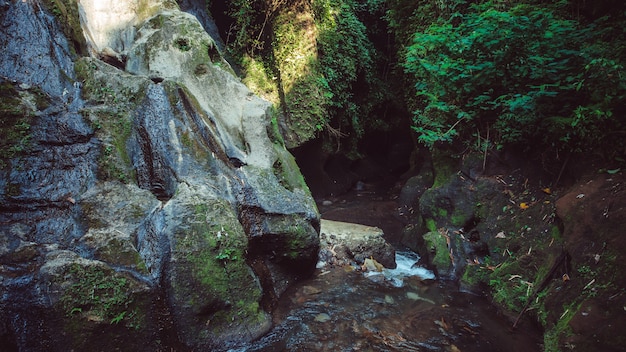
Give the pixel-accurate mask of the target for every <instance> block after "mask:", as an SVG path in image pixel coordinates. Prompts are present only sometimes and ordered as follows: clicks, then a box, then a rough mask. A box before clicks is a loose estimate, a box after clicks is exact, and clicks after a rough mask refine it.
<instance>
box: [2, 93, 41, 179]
mask: <svg viewBox="0 0 626 352" xmlns="http://www.w3.org/2000/svg"><path fill="white" fill-rule="evenodd" d="M49 104H50V100H49V98H48V97H47V95H46V94H45V93H44V92H43V91H41V90H40V89H38V88H29V89H26V90H23V89H17V87H15V86H14V85H13V84H11V83H8V82H3V83H0V168H5V167H7V166H9V160H10V159H13V158H17V157H20V156H22V155H24V154H26V153H27V152H28V151H29V150H30V148H31V147H32V141H31V134H30V128H31V125H32V124H33V123H34V120H35V112H36V111H37V110H43V109H45V108H46V107H47V106H48V105H49Z"/></svg>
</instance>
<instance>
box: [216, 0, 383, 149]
mask: <svg viewBox="0 0 626 352" xmlns="http://www.w3.org/2000/svg"><path fill="white" fill-rule="evenodd" d="M383 4H384V1H382V0H370V1H356V0H315V1H310V2H308V1H281V0H256V1H233V2H231V3H230V4H229V8H228V11H227V14H228V15H229V16H231V17H232V19H233V23H232V25H231V28H230V30H229V32H228V33H227V41H228V42H229V43H228V44H229V48H230V50H231V51H232V52H233V56H234V57H238V58H239V60H238V62H239V63H240V64H241V66H242V68H243V71H244V72H243V73H244V76H245V77H244V82H246V84H247V85H248V86H249V87H251V88H252V89H255V90H256V92H257V93H258V94H260V95H262V96H265V97H266V98H268V99H269V100H270V101H273V102H274V103H275V104H276V105H277V106H278V107H279V111H282V113H283V115H284V119H285V120H286V121H287V122H288V125H289V127H290V128H291V129H292V130H293V131H294V133H295V134H297V137H296V138H295V139H296V140H298V141H299V142H304V141H306V140H309V139H311V138H314V137H315V136H317V135H318V133H319V132H321V131H326V132H328V134H327V135H328V136H330V137H332V138H331V139H333V140H336V141H339V140H340V139H343V138H345V137H347V136H350V137H351V138H347V140H350V141H356V140H358V138H360V137H361V136H362V135H363V133H364V131H365V130H366V129H368V128H384V127H385V125H386V123H385V121H382V120H381V119H378V118H376V117H375V116H374V114H373V112H374V111H375V110H376V109H380V107H381V105H384V104H385V103H386V101H387V100H389V99H390V94H389V91H390V90H389V89H388V87H387V85H386V83H385V81H384V80H383V79H381V75H380V74H379V71H380V68H381V67H384V66H385V65H384V63H382V62H383V61H384V55H382V54H381V53H380V49H378V48H376V46H375V45H374V43H373V42H372V38H371V37H372V35H374V33H373V31H372V29H371V28H368V27H367V26H366V25H365V24H364V23H363V19H364V18H366V17H368V18H370V17H374V18H378V19H380V18H381V17H382V15H383V14H384V7H383ZM353 146H354V144H353ZM352 149H353V148H352Z"/></svg>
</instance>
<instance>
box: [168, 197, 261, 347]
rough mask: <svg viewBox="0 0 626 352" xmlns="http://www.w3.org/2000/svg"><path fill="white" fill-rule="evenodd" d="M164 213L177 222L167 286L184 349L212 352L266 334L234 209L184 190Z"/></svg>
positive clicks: (172, 222)
mask: <svg viewBox="0 0 626 352" xmlns="http://www.w3.org/2000/svg"><path fill="white" fill-rule="evenodd" d="M166 211H167V212H168V213H169V214H171V216H173V217H174V218H171V219H169V223H168V228H169V231H170V233H171V241H172V249H171V259H170V264H169V267H170V273H169V275H168V283H167V285H168V290H169V291H170V302H171V305H172V308H173V314H174V317H175V319H176V321H177V324H179V325H181V326H185V329H183V330H182V331H181V332H180V333H181V336H182V339H183V341H184V343H185V344H187V345H188V346H194V347H204V348H210V347H215V345H214V344H215V343H218V342H219V341H231V342H233V341H242V340H250V339H252V338H255V337H258V336H259V335H260V334H261V333H263V332H266V331H267V329H269V325H270V320H269V316H268V315H267V313H265V312H264V311H263V310H262V309H261V307H260V304H259V302H260V300H261V294H262V290H261V286H260V285H259V282H258V280H257V279H256V278H255V276H254V273H253V272H252V271H251V270H250V268H249V267H248V266H247V264H246V251H247V248H248V239H247V236H246V234H245V232H244V231H243V228H242V227H241V224H240V223H239V222H238V219H237V216H236V214H235V212H234V209H233V208H232V206H231V205H230V204H229V203H228V202H225V201H224V200H219V199H211V198H206V197H203V198H198V197H197V196H194V195H192V194H190V193H188V192H187V191H185V190H182V192H181V193H179V195H178V196H177V198H176V201H174V202H173V203H172V204H168V207H167V208H166Z"/></svg>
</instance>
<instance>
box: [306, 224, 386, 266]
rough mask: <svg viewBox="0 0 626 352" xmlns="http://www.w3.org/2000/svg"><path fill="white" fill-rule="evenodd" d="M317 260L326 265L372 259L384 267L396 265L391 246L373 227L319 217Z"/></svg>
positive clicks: (361, 261)
mask: <svg viewBox="0 0 626 352" xmlns="http://www.w3.org/2000/svg"><path fill="white" fill-rule="evenodd" d="M320 245H321V248H320V259H319V260H320V262H318V268H319V267H324V266H326V265H327V264H328V265H333V266H335V265H338V266H345V265H350V264H352V263H354V264H357V265H363V264H364V262H365V261H366V260H367V259H373V260H375V261H377V262H378V263H380V264H382V265H383V266H384V267H386V268H390V269H393V268H395V267H396V261H395V249H394V248H393V247H392V246H391V245H390V244H389V243H388V242H387V241H386V240H385V238H384V233H383V231H382V230H381V229H379V228H377V227H371V226H364V225H360V224H354V223H347V222H341V221H332V220H325V219H322V222H321V229H320Z"/></svg>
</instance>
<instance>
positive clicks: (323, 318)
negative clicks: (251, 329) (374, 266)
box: [232, 190, 542, 352]
mask: <svg viewBox="0 0 626 352" xmlns="http://www.w3.org/2000/svg"><path fill="white" fill-rule="evenodd" d="M395 199H396V197H395V195H394V192H393V191H389V190H386V191H383V192H380V191H376V190H358V191H357V190H355V191H352V192H350V193H348V194H346V195H344V196H341V197H333V198H332V199H328V198H327V199H320V200H318V205H319V208H320V212H321V214H322V218H327V219H329V220H338V221H346V222H355V223H363V224H365V225H369V226H378V227H380V228H382V229H383V230H384V231H385V236H389V238H390V242H392V243H393V239H394V238H396V235H397V233H396V231H399V230H400V229H401V228H402V226H403V224H402V219H401V218H400V217H398V216H397V209H398V207H397V203H396V201H395ZM418 259H419V254H417V253H412V252H410V251H407V250H406V249H404V248H397V251H396V263H397V264H398V268H397V269H396V270H385V271H384V272H383V273H375V274H372V273H371V272H370V273H368V272H363V271H361V270H359V268H358V267H357V268H356V269H355V267H354V266H345V267H322V268H319V269H318V270H316V272H315V274H314V275H313V277H311V278H310V279H308V280H305V281H303V282H300V283H298V284H297V285H295V286H293V287H292V288H291V289H289V290H288V291H287V292H286V293H285V294H283V296H282V297H281V299H280V301H279V303H278V305H277V307H276V309H275V311H274V327H273V329H272V330H271V331H270V333H268V334H267V335H265V336H264V337H262V338H261V339H259V340H258V341H255V342H254V343H252V344H249V345H247V346H243V347H241V348H239V349H234V350H232V351H451V352H454V351H466V352H473V351H476V352H485V351H507V352H515V351H520V352H522V351H524V352H526V351H541V350H542V334H541V331H540V330H539V328H538V327H537V326H536V324H535V323H534V322H532V321H530V320H524V319H522V321H521V323H518V324H517V327H516V328H515V329H513V327H512V326H513V321H514V319H515V318H516V317H513V316H511V315H507V314H505V313H503V312H500V311H498V310H497V309H496V308H495V306H494V305H493V304H492V303H491V301H490V300H489V297H488V295H487V294H484V293H479V292H464V291H462V290H460V289H459V285H458V282H457V281H456V280H442V279H437V278H436V277H435V276H434V274H433V273H432V272H431V271H429V270H427V269H425V268H423V267H421V266H420V265H419V264H418Z"/></svg>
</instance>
